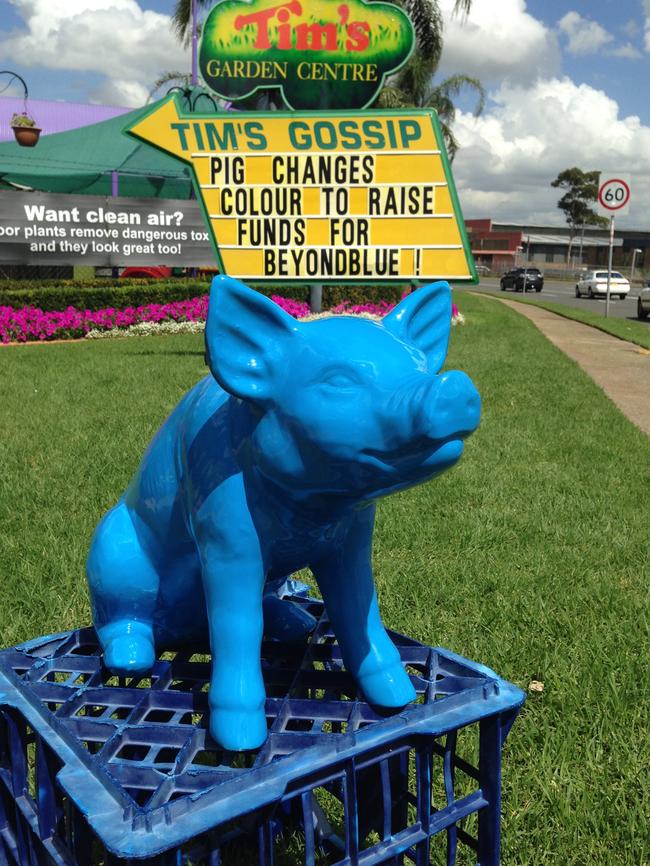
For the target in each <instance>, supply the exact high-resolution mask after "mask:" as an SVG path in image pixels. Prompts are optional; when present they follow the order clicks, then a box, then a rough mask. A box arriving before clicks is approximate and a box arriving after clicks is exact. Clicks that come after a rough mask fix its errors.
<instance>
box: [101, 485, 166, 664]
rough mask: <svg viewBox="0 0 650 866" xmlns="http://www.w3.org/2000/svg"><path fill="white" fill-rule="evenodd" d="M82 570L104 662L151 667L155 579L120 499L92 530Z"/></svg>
mask: <svg viewBox="0 0 650 866" xmlns="http://www.w3.org/2000/svg"><path fill="white" fill-rule="evenodd" d="M86 573H87V576H88V585H89V587H90V597H91V603H92V609H93V620H94V623H95V628H96V630H97V635H98V637H99V641H100V643H101V645H102V648H103V650H104V663H105V665H106V667H108V668H109V669H110V670H112V671H114V672H115V673H120V674H134V673H143V672H145V671H148V670H151V668H152V667H153V663H154V662H155V660H156V654H155V648H154V636H153V619H154V612H155V607H156V602H157V598H158V588H159V583H160V581H159V577H158V573H157V571H156V569H155V567H154V565H153V564H152V562H151V560H150V558H149V556H148V555H147V553H146V551H145V550H144V549H143V548H142V545H141V543H140V540H139V538H138V535H137V532H136V530H135V527H134V525H133V521H132V519H131V515H130V513H129V510H128V508H127V506H126V504H125V503H124V502H122V501H121V502H119V503H118V504H117V505H116V506H115V507H114V508H112V509H111V510H110V511H109V512H108V514H106V515H105V516H104V517H103V518H102V520H101V522H100V523H99V525H98V527H97V529H96V530H95V535H94V536H93V540H92V544H91V548H90V554H89V556H88V562H87V564H86Z"/></svg>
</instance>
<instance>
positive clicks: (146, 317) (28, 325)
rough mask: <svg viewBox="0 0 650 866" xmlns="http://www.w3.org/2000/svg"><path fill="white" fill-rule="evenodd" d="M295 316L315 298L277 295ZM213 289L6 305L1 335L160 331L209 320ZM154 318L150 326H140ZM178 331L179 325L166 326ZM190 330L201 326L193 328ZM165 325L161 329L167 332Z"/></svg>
mask: <svg viewBox="0 0 650 866" xmlns="http://www.w3.org/2000/svg"><path fill="white" fill-rule="evenodd" d="M272 299H273V300H274V301H275V303H276V304H278V305H279V306H280V307H282V309H283V310H285V311H286V312H287V313H289V314H290V315H291V316H295V318H297V319H301V318H305V317H307V316H309V314H310V310H309V304H307V303H305V302H303V301H295V300H293V299H291V298H283V297H280V296H278V295H274V296H273V298H272ZM208 300H209V296H208V295H202V296H201V297H198V298H192V299H191V300H188V301H174V302H172V303H168V304H144V305H142V306H140V307H127V308H126V309H124V310H117V309H114V308H113V307H107V308H106V309H104V310H96V311H92V310H78V309H77V308H76V307H68V308H67V309H66V310H63V311H43V310H41V309H39V308H38V307H22V308H21V309H14V308H13V307H0V341H1V342H2V343H16V342H17V343H26V342H34V341H44V340H65V339H75V338H79V337H85V336H92V337H97V336H101V335H102V334H103V333H110V335H111V336H113V335H115V336H123V335H126V333H127V329H133V330H129V335H131V336H135V335H136V334H143V333H148V334H150V333H156V328H155V327H154V326H155V325H158V324H161V323H174V322H175V323H196V324H198V323H201V322H205V318H206V315H207V312H208ZM394 306H395V304H393V303H390V302H389V301H379V302H378V303H368V304H351V303H350V302H349V301H344V302H343V303H342V304H339V305H338V306H336V307H332V309H331V310H329V314H333V315H367V316H371V317H376V318H380V317H381V316H385V315H386V313H388V312H390V310H392V309H393V307H394ZM452 315H453V321H454V323H455V322H456V321H459V320H461V318H462V317H459V314H458V310H457V309H456V306H455V305H454V306H453V310H452ZM144 324H149V325H151V326H152V327H149V328H141V327H138V328H134V326H140V325H144ZM164 330H166V331H167V332H168V333H169V332H170V331H175V332H178V330H180V329H177V328H173V329H169V328H167V329H164ZM189 330H196V328H190V329H189ZM162 332H163V331H162V330H161V333H162Z"/></svg>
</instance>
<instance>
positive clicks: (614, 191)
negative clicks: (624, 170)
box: [598, 174, 632, 316]
mask: <svg viewBox="0 0 650 866" xmlns="http://www.w3.org/2000/svg"><path fill="white" fill-rule="evenodd" d="M631 196H632V193H631V186H630V177H629V175H627V174H601V175H600V180H599V182H598V213H599V214H600V215H601V216H607V217H609V256H608V267H607V301H606V304H605V316H609V296H610V288H611V282H612V261H613V256H614V219H615V217H616V216H617V215H618V216H623V215H624V214H627V212H628V210H629V207H630V198H631Z"/></svg>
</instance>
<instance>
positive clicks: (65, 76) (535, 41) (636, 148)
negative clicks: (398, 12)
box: [0, 0, 650, 229]
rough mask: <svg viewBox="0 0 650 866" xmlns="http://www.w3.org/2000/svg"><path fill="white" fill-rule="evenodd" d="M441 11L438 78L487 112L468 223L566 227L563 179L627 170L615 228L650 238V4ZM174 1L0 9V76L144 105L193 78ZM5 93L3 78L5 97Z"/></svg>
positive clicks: (635, 0)
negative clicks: (475, 94)
mask: <svg viewBox="0 0 650 866" xmlns="http://www.w3.org/2000/svg"><path fill="white" fill-rule="evenodd" d="M440 5H441V7H442V8H443V10H444V12H445V21H446V37H445V51H444V55H443V59H442V65H441V69H440V78H442V77H444V76H446V75H449V74H452V73H456V72H464V73H467V74H470V75H474V76H476V77H478V78H479V79H480V80H481V81H482V82H483V83H484V85H485V87H486V89H487V90H488V94H489V99H488V102H487V106H486V110H485V112H484V113H483V115H482V116H481V117H480V118H474V117H473V116H472V113H471V108H472V106H471V101H469V100H468V99H461V102H460V104H461V106H462V108H463V109H464V110H461V111H460V112H459V116H458V119H457V123H456V127H455V132H456V135H457V137H458V139H459V141H460V143H461V150H460V151H459V153H458V156H457V157H456V161H455V163H454V174H455V177H456V183H457V185H458V187H459V193H460V198H461V202H462V205H463V210H464V212H465V215H466V216H467V217H488V216H491V217H493V218H495V219H498V220H513V221H523V220H526V221H529V222H539V223H558V224H559V223H561V222H562V219H563V218H562V215H561V213H560V212H559V211H558V210H557V207H556V202H557V198H558V194H557V191H556V190H554V189H552V188H551V187H550V185H549V184H550V182H551V180H552V179H553V178H554V177H555V176H556V175H557V174H558V172H559V171H561V170H562V169H564V168H567V167H569V166H572V165H577V166H579V167H580V168H583V169H585V170H591V169H599V170H603V171H616V172H627V173H628V174H630V175H631V177H632V192H633V198H632V206H631V209H630V215H629V216H628V217H627V218H623V217H622V218H620V224H621V225H627V226H636V227H638V228H644V229H647V228H650V213H649V211H648V209H647V207H645V201H646V200H650V100H649V99H648V90H647V81H648V79H649V73H650V0H589V2H587V0H566V2H562V0H474V4H473V11H472V13H471V14H470V16H469V17H468V18H466V19H464V18H453V17H452V16H451V9H452V7H453V5H454V0H440ZM173 7H174V0H0V67H1V68H10V69H14V70H15V71H17V72H19V73H20V74H21V75H22V76H23V77H24V78H25V79H27V81H28V83H29V89H30V95H32V96H33V97H35V98H41V99H65V100H71V101H80V102H85V101H92V102H101V103H106V104H111V105H125V106H138V105H142V104H143V103H144V102H145V101H146V99H147V95H148V92H149V90H150V87H151V85H152V83H153V82H154V81H155V80H156V78H157V77H158V76H159V75H160V74H161V73H162V72H165V71H167V70H177V69H181V70H185V69H187V68H188V67H189V52H188V51H187V50H185V49H183V48H182V47H181V46H180V45H179V44H178V43H177V41H176V39H175V38H174V36H173V34H172V32H171V28H170V23H169V22H170V14H171V11H172V9H173ZM2 86H3V82H2V81H0V87H2Z"/></svg>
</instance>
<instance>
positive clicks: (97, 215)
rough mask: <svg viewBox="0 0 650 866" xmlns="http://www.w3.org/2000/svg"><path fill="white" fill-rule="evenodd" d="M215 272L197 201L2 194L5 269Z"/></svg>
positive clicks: (0, 237) (0, 255) (0, 254)
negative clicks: (151, 267) (157, 267)
mask: <svg viewBox="0 0 650 866" xmlns="http://www.w3.org/2000/svg"><path fill="white" fill-rule="evenodd" d="M2 264H12V265H45V264H52V265H100V266H104V267H116V266H127V265H129V266H134V265H168V266H170V267H214V253H213V251H212V245H211V243H210V236H209V233H208V232H207V231H206V227H205V222H204V220H203V215H202V213H201V208H200V206H199V204H198V202H196V201H186V200H176V199H173V200H172V199H162V200H160V199H150V198H108V197H105V196H89V195H77V196H75V195H62V194H61V195H53V194H49V193H34V192H4V191H3V192H0V265H2Z"/></svg>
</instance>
